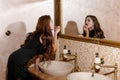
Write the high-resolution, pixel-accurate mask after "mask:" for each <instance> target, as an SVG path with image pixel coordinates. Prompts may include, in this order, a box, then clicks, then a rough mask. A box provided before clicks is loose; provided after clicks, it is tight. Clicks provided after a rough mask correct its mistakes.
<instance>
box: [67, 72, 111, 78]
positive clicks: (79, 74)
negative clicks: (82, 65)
mask: <svg viewBox="0 0 120 80" xmlns="http://www.w3.org/2000/svg"><path fill="white" fill-rule="evenodd" d="M67 80H111V79H110V78H108V77H107V76H104V75H102V74H97V73H95V74H94V76H92V73H91V72H74V73H71V74H69V75H68V76H67Z"/></svg>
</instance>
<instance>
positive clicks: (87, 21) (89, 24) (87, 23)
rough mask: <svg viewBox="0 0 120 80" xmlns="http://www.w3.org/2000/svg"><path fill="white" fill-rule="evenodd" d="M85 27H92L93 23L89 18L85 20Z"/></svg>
mask: <svg viewBox="0 0 120 80" xmlns="http://www.w3.org/2000/svg"><path fill="white" fill-rule="evenodd" d="M85 25H87V27H88V28H91V27H94V22H93V20H92V19H91V18H90V17H87V18H86V20H85Z"/></svg>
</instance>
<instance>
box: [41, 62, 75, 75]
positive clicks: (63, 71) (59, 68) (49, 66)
mask: <svg viewBox="0 0 120 80" xmlns="http://www.w3.org/2000/svg"><path fill="white" fill-rule="evenodd" d="M39 67H40V69H41V71H42V72H44V73H46V74H49V75H52V76H67V75H68V74H69V73H71V72H72V70H73V65H72V64H71V63H69V62H64V61H45V62H41V63H40V64H39Z"/></svg>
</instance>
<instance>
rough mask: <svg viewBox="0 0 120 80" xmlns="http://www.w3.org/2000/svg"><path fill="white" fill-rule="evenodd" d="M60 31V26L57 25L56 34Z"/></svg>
mask: <svg viewBox="0 0 120 80" xmlns="http://www.w3.org/2000/svg"><path fill="white" fill-rule="evenodd" d="M59 32H60V26H57V27H55V35H57V34H58V33H59Z"/></svg>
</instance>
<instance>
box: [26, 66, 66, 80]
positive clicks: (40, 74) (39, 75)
mask: <svg viewBox="0 0 120 80" xmlns="http://www.w3.org/2000/svg"><path fill="white" fill-rule="evenodd" d="M28 70H29V71H30V73H31V74H32V75H33V76H35V77H36V78H38V79H40V80H41V79H42V80H66V76H62V77H56V76H50V75H48V74H45V73H43V72H41V71H36V70H35V68H34V67H29V68H28Z"/></svg>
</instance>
